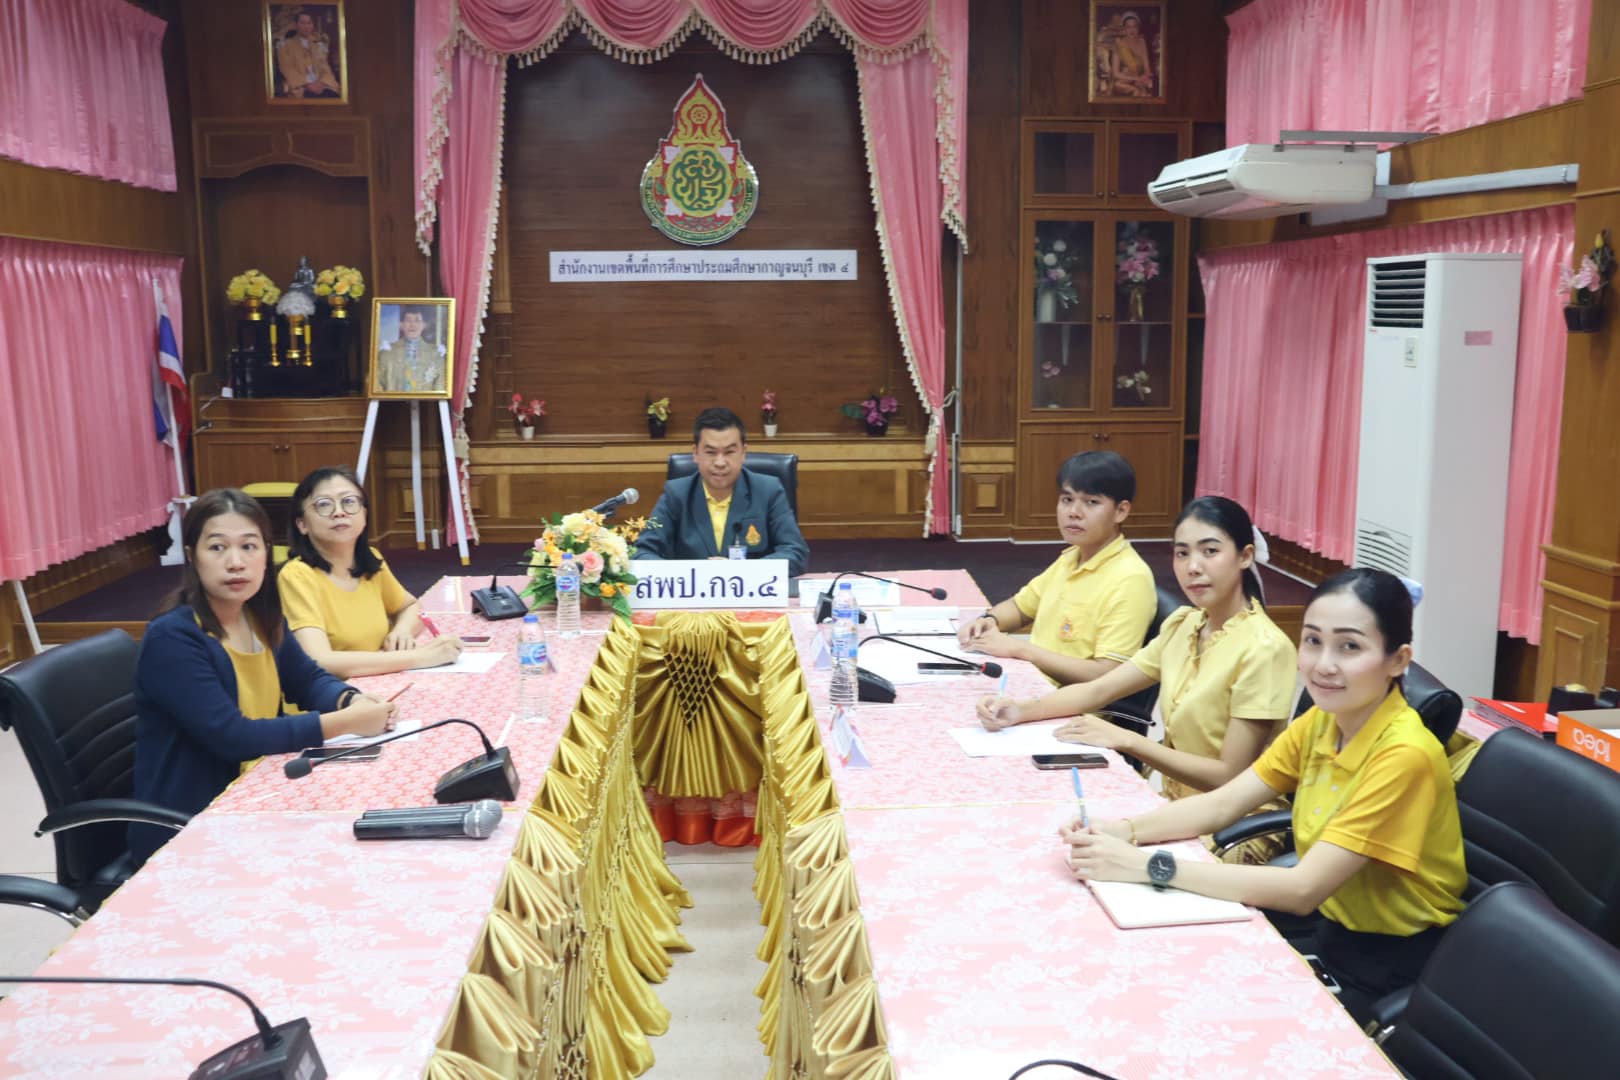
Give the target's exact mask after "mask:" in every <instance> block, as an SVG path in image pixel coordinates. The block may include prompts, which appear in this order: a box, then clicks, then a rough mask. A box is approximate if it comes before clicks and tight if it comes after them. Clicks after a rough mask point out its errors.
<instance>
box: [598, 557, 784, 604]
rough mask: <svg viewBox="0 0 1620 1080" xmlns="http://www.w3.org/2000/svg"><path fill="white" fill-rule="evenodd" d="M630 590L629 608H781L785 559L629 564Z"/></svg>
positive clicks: (700, 560)
mask: <svg viewBox="0 0 1620 1080" xmlns="http://www.w3.org/2000/svg"><path fill="white" fill-rule="evenodd" d="M630 572H631V573H632V574H634V575H636V591H635V592H634V593H633V594H632V595H631V597H630V606H631V607H633V608H641V609H644V610H646V609H657V608H785V607H787V605H788V562H787V560H786V559H632V560H630Z"/></svg>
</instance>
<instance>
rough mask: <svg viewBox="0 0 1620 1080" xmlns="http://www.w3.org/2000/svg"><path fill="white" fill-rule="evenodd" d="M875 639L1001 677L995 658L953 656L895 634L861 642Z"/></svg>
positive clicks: (870, 638) (865, 639) (865, 642)
mask: <svg viewBox="0 0 1620 1080" xmlns="http://www.w3.org/2000/svg"><path fill="white" fill-rule="evenodd" d="M874 641H892V642H894V643H895V644H896V645H904V646H905V647H906V648H908V649H916V650H917V651H918V652H925V653H927V654H928V655H929V656H937V657H939V658H940V659H942V660H949V661H951V662H952V663H956V664H961V665H962V666H963V667H965V668H967V669H968V670H970V671H977V672H978V673H979V674H981V675H988V676H990V677H991V678H992V679H996V678H1000V677H1001V665H1000V664H998V663H996V662H995V661H994V660H986V661H984V662H983V663H979V662H975V661H973V660H967V659H964V658H962V657H960V656H952V655H951V654H950V653H943V652H938V651H936V650H934V649H930V648H926V647H924V646H922V645H918V644H917V643H916V642H914V641H907V640H905V638H902V637H898V636H896V635H894V634H873V635H872V636H871V637H868V638H864V639H862V641H861V644H862V645H869V644H871V643H872V642H874Z"/></svg>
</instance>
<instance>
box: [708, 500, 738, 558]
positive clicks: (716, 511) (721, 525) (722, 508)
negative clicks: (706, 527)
mask: <svg viewBox="0 0 1620 1080" xmlns="http://www.w3.org/2000/svg"><path fill="white" fill-rule="evenodd" d="M732 493H733V494H735V493H736V489H735V488H733V489H732ZM703 499H704V501H705V502H707V503H708V504H709V524H711V525H713V526H714V550H715V551H717V552H719V553H720V554H721V555H724V554H725V553H726V538H725V532H726V515H727V514H729V513H731V495H727V496H726V497H725V498H724V499H716V498H715V497H714V496H713V495H710V494H709V489H708V486H707V485H705V486H704V488H703Z"/></svg>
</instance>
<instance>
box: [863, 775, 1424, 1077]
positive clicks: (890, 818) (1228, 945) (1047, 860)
mask: <svg viewBox="0 0 1620 1080" xmlns="http://www.w3.org/2000/svg"><path fill="white" fill-rule="evenodd" d="M1087 801H1088V805H1090V806H1091V808H1092V809H1093V810H1094V811H1095V812H1098V813H1101V814H1105V815H1107V816H1113V815H1115V814H1116V813H1118V812H1120V810H1121V806H1120V805H1117V804H1115V803H1114V801H1113V798H1112V797H1111V796H1110V797H1097V796H1090V795H1089V793H1088V800H1087ZM1072 809H1073V802H1072V800H1071V801H1069V802H1067V803H1063V802H1051V803H1047V804H1045V805H1027V804H1026V805H1019V806H1002V807H997V808H995V809H994V812H993V815H990V814H987V811H986V810H984V809H983V808H979V807H968V806H961V807H925V808H919V809H898V808H894V809H883V810H849V809H846V810H845V811H844V823H845V828H846V831H847V833H848V836H849V848H850V857H851V858H852V860H853V861H854V864H855V880H856V882H857V883H858V885H859V888H860V895H861V913H862V915H863V916H864V918H865V920H866V932H867V940H868V942H869V943H870V947H871V952H872V963H873V966H874V969H875V976H876V980H877V985H878V994H879V998H880V1000H881V1002H882V1007H883V1019H884V1024H885V1026H886V1028H887V1030H888V1037H889V1048H890V1051H891V1053H892V1054H893V1057H894V1061H895V1065H896V1072H897V1074H898V1075H899V1076H900V1077H902V1078H903V1080H952V1078H957V1077H962V1078H969V1077H971V1078H975V1080H978V1078H986V1080H988V1078H1001V1077H1006V1076H1010V1075H1011V1074H1012V1073H1013V1071H1014V1070H1015V1069H1017V1068H1018V1067H1019V1066H1020V1065H1024V1064H1027V1063H1029V1062H1031V1061H1035V1060H1038V1059H1041V1058H1066V1059H1069V1060H1074V1061H1079V1062H1082V1063H1084V1064H1087V1065H1090V1066H1091V1067H1092V1068H1095V1069H1099V1070H1101V1071H1103V1072H1105V1073H1108V1074H1110V1075H1112V1076H1116V1077H1120V1078H1121V1080H1127V1078H1140V1080H1148V1078H1161V1077H1162V1078H1170V1077H1194V1076H1196V1077H1198V1078H1199V1080H1221V1078H1226V1080H1238V1078H1244V1080H1250V1078H1256V1077H1289V1078H1290V1080H1350V1078H1354V1077H1389V1076H1393V1075H1397V1074H1396V1073H1395V1070H1394V1069H1393V1068H1392V1067H1391V1066H1390V1064H1389V1063H1388V1061H1387V1059H1385V1057H1384V1056H1383V1053H1382V1051H1380V1050H1379V1049H1378V1048H1377V1047H1376V1046H1375V1045H1374V1044H1373V1042H1372V1041H1371V1040H1370V1039H1368V1038H1367V1037H1366V1036H1365V1035H1363V1034H1362V1033H1361V1032H1360V1031H1359V1030H1358V1029H1357V1028H1356V1026H1355V1024H1354V1023H1353V1022H1352V1021H1351V1020H1350V1018H1349V1016H1348V1014H1346V1013H1345V1012H1344V1010H1343V1009H1341V1008H1340V1007H1339V1005H1338V1003H1337V1002H1336V1001H1334V1000H1333V998H1332V996H1331V995H1329V994H1328V993H1327V992H1326V991H1325V990H1323V989H1322V988H1321V987H1320V986H1319V985H1318V984H1317V982H1316V979H1315V977H1314V976H1313V975H1312V974H1311V972H1310V969H1309V968H1307V967H1306V966H1305V963H1304V961H1302V960H1301V959H1300V958H1299V956H1298V955H1297V954H1296V953H1295V952H1294V951H1293V949H1291V948H1290V947H1289V946H1288V945H1287V944H1286V943H1285V942H1284V941H1283V940H1282V938H1280V937H1279V936H1278V935H1277V933H1276V932H1275V931H1274V930H1272V929H1271V926H1270V924H1268V923H1267V922H1266V921H1265V919H1264V918H1262V917H1261V916H1260V915H1258V914H1256V915H1255V917H1254V918H1253V919H1251V920H1250V921H1249V922H1246V923H1226V924H1220V925H1214V926H1185V927H1176V928H1168V929H1158V930H1119V929H1116V928H1115V927H1114V925H1113V923H1112V922H1110V921H1109V919H1108V916H1107V914H1105V913H1104V912H1103V910H1102V909H1101V908H1100V907H1099V906H1098V905H1097V903H1096V902H1095V901H1094V900H1093V899H1092V896H1091V893H1090V891H1089V890H1088V889H1087V888H1086V887H1085V886H1084V885H1081V884H1079V883H1077V882H1076V881H1074V880H1073V878H1071V877H1070V876H1069V875H1068V872H1067V870H1066V868H1065V867H1064V864H1063V849H1062V845H1061V843H1060V842H1059V841H1058V839H1057V836H1056V833H1055V832H1054V830H1055V828H1056V826H1057V824H1058V823H1059V822H1061V821H1062V820H1064V819H1065V818H1066V817H1067V816H1068V815H1069V814H1070V813H1071V812H1072Z"/></svg>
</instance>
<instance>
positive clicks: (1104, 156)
mask: <svg viewBox="0 0 1620 1080" xmlns="http://www.w3.org/2000/svg"><path fill="white" fill-rule="evenodd" d="M1186 141H1187V125H1184V124H1179V123H1158V122H1151V123H1149V122H1134V121H1133V122H1129V123H1126V122H1122V121H1112V120H1110V121H1030V122H1028V123H1027V124H1026V127H1025V132H1024V166H1025V169H1024V211H1023V215H1022V220H1021V227H1022V238H1023V243H1024V245H1025V247H1024V250H1025V251H1026V252H1027V253H1028V257H1027V258H1025V259H1024V260H1023V269H1022V271H1021V273H1020V281H1019V295H1020V297H1021V303H1022V305H1023V313H1024V314H1023V316H1022V322H1021V326H1020V332H1019V364H1018V372H1019V376H1018V395H1019V413H1018V415H1019V425H1018V426H1019V436H1018V450H1017V459H1018V463H1019V468H1018V492H1019V494H1018V497H1017V500H1016V503H1015V505H1016V507H1017V511H1016V519H1015V530H1014V534H1015V535H1016V536H1019V537H1021V538H1038V537H1041V536H1043V535H1050V534H1051V529H1052V518H1051V508H1050V503H1051V500H1050V498H1049V497H1048V494H1047V493H1048V492H1049V490H1050V488H1051V484H1052V478H1051V476H1050V475H1049V473H1050V472H1051V470H1052V468H1055V465H1056V463H1057V462H1058V461H1061V460H1062V458H1063V457H1065V456H1067V453H1076V452H1079V451H1081V450H1092V449H1106V448H1114V449H1121V450H1123V449H1124V448H1126V447H1129V448H1131V449H1132V451H1133V452H1131V453H1129V454H1128V455H1127V456H1129V457H1130V458H1131V460H1132V463H1133V465H1135V467H1136V469H1137V474H1138V488H1139V490H1140V491H1141V492H1142V493H1143V494H1146V493H1147V492H1153V493H1156V494H1155V497H1152V498H1139V499H1138V501H1137V505H1136V506H1135V507H1133V512H1132V516H1131V530H1130V531H1131V533H1132V535H1135V536H1160V535H1166V534H1167V533H1168V530H1169V525H1170V523H1171V522H1172V521H1173V520H1174V516H1175V513H1176V511H1177V509H1178V507H1177V506H1175V505H1174V501H1175V500H1174V497H1173V496H1172V497H1171V498H1165V497H1164V495H1163V493H1165V492H1175V491H1179V489H1180V486H1181V457H1182V417H1183V407H1184V401H1185V396H1186V395H1185V392H1184V391H1185V385H1184V384H1185V378H1186V375H1185V371H1184V365H1183V363H1182V360H1181V358H1182V356H1183V354H1184V350H1185V340H1186V309H1187V271H1188V257H1187V250H1188V241H1189V227H1188V224H1187V222H1186V221H1185V220H1184V219H1180V218H1175V217H1172V216H1170V215H1168V214H1164V213H1161V212H1158V211H1155V210H1152V209H1150V207H1151V203H1150V202H1149V200H1148V198H1147V195H1146V185H1147V180H1150V179H1152V178H1153V177H1154V176H1157V175H1158V171H1159V169H1160V168H1162V167H1163V165H1164V164H1167V163H1169V162H1172V161H1175V160H1178V159H1179V157H1180V156H1184V150H1185V146H1186ZM1160 443H1162V444H1163V445H1162V446H1161V445H1160ZM1065 449H1067V453H1064V452H1063V451H1064V450H1065ZM1037 463H1039V464H1037ZM1043 468H1044V469H1045V471H1041V470H1042V469H1043ZM1161 473H1163V474H1165V475H1160V474H1161Z"/></svg>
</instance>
